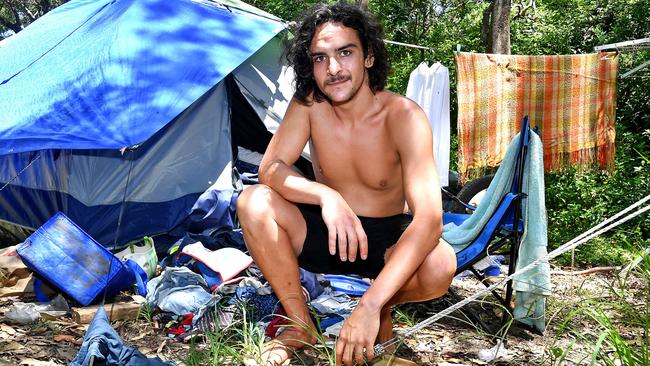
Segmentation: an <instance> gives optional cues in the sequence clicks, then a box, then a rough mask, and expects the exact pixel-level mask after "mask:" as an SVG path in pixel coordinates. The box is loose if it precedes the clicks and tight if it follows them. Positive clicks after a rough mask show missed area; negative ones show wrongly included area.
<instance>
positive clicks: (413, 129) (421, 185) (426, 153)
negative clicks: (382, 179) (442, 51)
mask: <svg viewBox="0 0 650 366" xmlns="http://www.w3.org/2000/svg"><path fill="white" fill-rule="evenodd" d="M401 102H402V103H408V104H411V106H410V107H408V108H407V110H408V112H407V113H406V114H407V115H406V116H404V117H405V118H403V119H401V121H400V122H399V125H397V124H394V125H393V127H397V128H393V129H392V130H391V133H392V135H393V137H394V139H395V143H396V145H397V150H398V153H399V155H400V162H401V165H402V177H403V182H404V183H403V184H404V193H405V196H406V201H407V204H408V206H409V208H410V209H411V212H412V214H413V221H412V222H411V224H410V225H409V226H408V228H407V229H406V230H405V231H404V233H403V234H402V236H401V237H400V239H399V241H398V242H397V244H396V245H395V249H394V250H393V252H392V254H391V256H390V259H389V260H388V262H387V263H386V265H385V266H384V269H383V270H382V271H381V273H380V274H379V276H378V277H377V279H376V281H375V282H374V284H373V286H372V288H371V289H369V291H368V292H367V293H366V295H364V297H363V298H362V302H365V303H367V304H368V305H370V306H372V307H376V308H378V309H381V308H382V307H383V306H384V305H385V304H386V303H387V302H388V301H389V300H390V299H391V298H392V297H393V295H394V294H395V293H397V291H398V290H399V289H400V288H401V287H402V286H404V284H405V283H406V282H407V281H408V279H409V278H410V277H411V276H413V274H414V273H415V271H416V270H417V268H418V267H419V266H420V265H421V264H422V262H423V261H424V259H425V258H426V256H427V255H428V254H429V253H430V252H431V251H432V250H433V248H434V247H435V246H436V245H437V244H438V241H439V240H440V236H441V234H442V198H441V195H440V184H439V181H438V173H437V171H436V166H435V161H434V157H433V150H432V146H433V144H432V136H431V129H430V127H429V123H428V120H427V118H426V115H425V114H424V112H423V111H422V110H421V109H420V108H418V107H416V106H414V105H413V104H412V102H410V101H401Z"/></svg>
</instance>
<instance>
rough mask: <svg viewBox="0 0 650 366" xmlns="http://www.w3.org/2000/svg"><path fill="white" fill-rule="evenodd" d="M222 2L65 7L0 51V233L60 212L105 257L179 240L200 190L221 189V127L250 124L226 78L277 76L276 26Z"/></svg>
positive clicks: (82, 0) (122, 0)
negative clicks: (150, 240) (140, 244)
mask: <svg viewBox="0 0 650 366" xmlns="http://www.w3.org/2000/svg"><path fill="white" fill-rule="evenodd" d="M227 4H228V6H223V5H219V4H217V3H214V2H206V1H200V0H175V1H164V0H113V1H105V0H100V1H88V0H72V1H70V2H68V3H66V4H64V5H63V6H61V7H59V8H56V9H55V10H53V11H52V12H50V13H48V14H46V15H45V16H43V17H41V18H40V19H38V20H37V21H36V22H34V23H32V24H31V25H30V26H29V27H27V28H26V29H25V30H23V31H21V32H20V33H18V34H16V35H14V36H11V37H9V38H8V39H6V40H4V41H2V42H0V166H2V167H3V169H1V170H0V225H4V223H9V224H10V225H14V226H19V227H23V228H31V229H35V228H37V227H39V226H40V225H42V224H43V223H44V222H46V221H47V220H48V219H49V218H50V217H51V216H52V215H54V214H55V213H56V212H58V211H61V212H64V213H65V214H66V215H67V216H68V217H69V218H70V219H71V220H72V221H74V222H75V223H76V224H77V225H79V226H80V227H81V228H83V229H84V231H86V232H87V233H88V234H89V235H90V236H92V237H93V238H94V239H95V240H97V241H98V242H99V243H100V244H102V245H104V246H107V247H111V248H113V247H119V246H120V245H122V244H125V243H128V242H130V241H133V240H138V239H141V238H142V237H143V236H145V235H156V234H163V233H170V232H172V231H173V232H175V233H177V234H179V235H181V236H182V235H183V233H182V231H183V228H184V226H185V225H186V224H188V220H189V219H190V216H191V215H192V213H193V212H194V211H193V207H205V204H204V203H202V202H201V198H200V197H201V195H202V194H203V192H205V191H206V190H212V191H221V190H232V189H233V174H232V167H233V159H234V157H233V153H232V151H233V150H235V151H236V147H233V146H232V138H233V136H232V126H233V125H237V128H238V129H239V130H243V131H244V133H242V135H243V136H246V138H249V139H255V138H257V136H259V135H260V132H251V131H246V129H251V130H254V129H262V130H263V129H264V125H263V124H262V123H261V121H260V120H257V118H258V117H257V116H256V114H255V113H250V114H248V115H246V116H241V115H239V114H237V113H236V111H234V110H233V108H234V107H235V106H234V105H233V104H232V103H231V95H232V94H233V93H234V92H237V91H238V90H234V89H233V90H230V88H229V86H228V85H227V82H226V81H227V78H226V76H228V75H231V74H232V73H233V71H234V70H236V69H237V68H240V69H243V68H247V67H249V66H248V65H249V64H250V62H251V61H250V60H251V59H253V58H252V57H251V56H252V55H254V54H256V55H258V57H257V59H258V61H259V62H265V63H266V65H267V66H266V67H267V69H268V70H269V73H268V75H270V76H271V77H273V75H279V73H280V71H273V67H275V68H276V69H277V70H281V69H282V65H280V64H279V60H280V54H281V52H282V51H281V47H280V43H279V42H278V41H277V39H279V38H280V37H281V33H280V34H278V32H281V31H282V30H283V29H284V25H283V23H282V22H281V21H279V20H277V19H276V18H273V17H272V16H270V15H267V14H265V13H263V12H262V11H260V10H256V9H255V8H252V7H250V6H247V5H245V4H243V3H239V2H236V1H234V0H227ZM274 38H275V39H276V41H273V42H270V41H271V40H273V39H274ZM259 55H264V57H268V60H262V59H260V58H259V57H260V56H259ZM274 65H275V66H274ZM267 78H268V77H267ZM269 80H270V79H269ZM267 81H268V80H267ZM256 82H257V83H261V84H260V85H254V84H251V85H252V86H251V87H254V88H257V89H262V90H263V89H264V88H266V87H268V84H267V83H264V82H263V81H261V80H259V79H256V80H251V81H250V83H256ZM270 82H271V83H276V84H278V83H282V82H283V81H281V80H278V79H275V81H270ZM231 84H234V83H231ZM234 85H236V84H234ZM275 98H278V99H287V97H286V96H284V95H283V96H280V95H279V94H276V95H275ZM242 99H243V98H242ZM235 116H237V119H235ZM241 117H243V118H241ZM252 119H255V120H252ZM231 122H232V123H231ZM264 132H266V133H268V132H267V131H264ZM125 147H126V149H124V148H125ZM208 203H209V202H208ZM190 221H191V220H190Z"/></svg>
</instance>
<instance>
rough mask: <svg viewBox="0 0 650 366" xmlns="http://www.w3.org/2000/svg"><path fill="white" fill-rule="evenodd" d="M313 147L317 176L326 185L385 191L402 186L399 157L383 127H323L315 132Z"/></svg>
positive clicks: (315, 129)
mask: <svg viewBox="0 0 650 366" xmlns="http://www.w3.org/2000/svg"><path fill="white" fill-rule="evenodd" d="M310 144H311V151H312V161H313V163H314V168H315V173H316V176H317V178H318V179H319V180H320V181H322V182H324V183H328V184H330V185H333V186H339V185H348V184H355V185H362V186H364V187H367V188H371V189H377V190H386V189H390V188H391V187H394V186H396V185H397V184H399V183H400V182H401V167H400V161H399V154H398V152H397V149H396V147H395V144H394V143H393V142H392V140H391V138H390V136H389V134H388V131H386V129H385V128H383V127H382V126H370V127H368V128H339V127H336V126H322V125H321V126H317V127H315V128H314V127H313V128H312V130H311V140H310Z"/></svg>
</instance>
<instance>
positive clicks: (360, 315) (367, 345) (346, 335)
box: [336, 303, 380, 365]
mask: <svg viewBox="0 0 650 366" xmlns="http://www.w3.org/2000/svg"><path fill="white" fill-rule="evenodd" d="M379 316H380V311H379V310H373V309H371V308H369V307H368V306H364V305H362V304H361V303H359V306H357V308H356V309H354V311H353V312H352V314H351V315H350V317H349V318H348V319H347V320H346V321H345V323H343V328H341V333H340V334H339V338H338V340H337V341H336V364H337V365H341V364H345V365H354V363H355V362H356V364H357V365H364V364H365V360H371V359H373V358H374V357H375V353H374V348H373V347H374V345H375V339H376V338H377V333H378V332H379ZM364 357H365V358H364Z"/></svg>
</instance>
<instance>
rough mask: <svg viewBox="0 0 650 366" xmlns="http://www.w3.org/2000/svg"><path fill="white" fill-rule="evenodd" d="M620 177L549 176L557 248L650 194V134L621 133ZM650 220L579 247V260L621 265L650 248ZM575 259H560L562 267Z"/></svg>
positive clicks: (551, 222) (552, 241) (551, 237)
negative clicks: (634, 253)
mask: <svg viewBox="0 0 650 366" xmlns="http://www.w3.org/2000/svg"><path fill="white" fill-rule="evenodd" d="M617 140H618V142H617V144H618V146H617V151H616V163H615V171H614V174H612V175H610V174H609V173H607V172H595V173H594V172H581V171H577V170H572V171H567V172H564V173H560V174H547V175H546V207H547V210H548V234H549V244H550V247H551V248H556V247H558V246H560V245H561V244H563V243H565V242H567V241H569V240H571V239H572V238H574V237H576V236H577V235H579V234H581V233H582V232H584V231H586V230H588V229H590V228H591V227H593V226H595V225H596V224H598V223H600V222H602V221H604V220H605V219H606V218H608V217H611V216H613V215H614V214H616V213H617V212H619V211H621V210H623V209H625V208H626V207H628V206H629V205H631V204H633V203H634V202H636V201H638V200H639V199H641V198H643V197H645V196H646V195H648V194H649V193H650V154H649V153H648V152H649V151H650V130H647V131H645V133H643V134H637V133H632V132H626V131H619V133H618V136H617ZM649 238H650V220H648V219H643V217H641V218H640V219H639V218H637V219H635V220H632V221H630V222H629V223H626V224H624V225H622V226H620V227H619V228H617V229H616V230H615V231H614V232H613V234H604V235H603V236H601V237H599V238H595V239H594V240H592V241H591V242H590V243H588V244H585V245H583V246H582V247H578V249H577V250H576V261H577V263H580V264H589V265H617V264H621V263H622V262H623V261H624V259H625V257H626V255H625V253H627V252H629V251H630V250H632V249H634V248H636V247H637V246H638V245H640V244H642V243H646V244H645V245H647V244H650V239H649ZM569 261H570V258H569V257H568V256H567V255H565V256H564V257H560V263H563V264H567V263H569Z"/></svg>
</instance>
